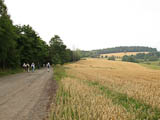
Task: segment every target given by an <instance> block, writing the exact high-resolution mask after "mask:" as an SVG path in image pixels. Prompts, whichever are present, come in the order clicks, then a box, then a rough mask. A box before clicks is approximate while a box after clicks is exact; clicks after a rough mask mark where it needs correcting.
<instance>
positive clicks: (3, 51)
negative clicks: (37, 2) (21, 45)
mask: <svg viewBox="0 0 160 120" xmlns="http://www.w3.org/2000/svg"><path fill="white" fill-rule="evenodd" d="M15 39H16V34H15V31H14V26H13V23H12V20H11V19H10V16H9V15H8V13H7V7H6V5H5V4H4V1H3V0H0V67H1V68H3V69H5V68H9V67H16V65H17V64H19V56H18V55H17V50H16V41H15Z"/></svg>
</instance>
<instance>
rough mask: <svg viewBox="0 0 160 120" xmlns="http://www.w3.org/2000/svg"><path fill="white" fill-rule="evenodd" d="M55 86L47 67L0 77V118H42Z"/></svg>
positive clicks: (15, 119) (37, 119)
mask: <svg viewBox="0 0 160 120" xmlns="http://www.w3.org/2000/svg"><path fill="white" fill-rule="evenodd" d="M56 88H57V86H56V82H55V81H54V80H53V71H52V70H51V71H50V72H47V69H41V70H37V71H35V72H34V73H32V72H30V73H20V74H15V75H10V76H6V77H2V78H0V120H43V119H44V118H46V116H47V115H48V112H47V107H48V105H49V104H50V102H51V98H52V97H53V96H54V95H55V92H56Z"/></svg>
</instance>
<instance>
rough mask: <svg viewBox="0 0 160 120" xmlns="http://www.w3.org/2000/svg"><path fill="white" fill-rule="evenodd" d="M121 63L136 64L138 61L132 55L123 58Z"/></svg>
mask: <svg viewBox="0 0 160 120" xmlns="http://www.w3.org/2000/svg"><path fill="white" fill-rule="evenodd" d="M122 61H126V62H135V63H137V62H138V60H136V58H135V57H134V56H133V55H131V56H127V55H125V56H123V58H122Z"/></svg>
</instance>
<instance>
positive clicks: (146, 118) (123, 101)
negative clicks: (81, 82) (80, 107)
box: [86, 81, 160, 120]
mask: <svg viewBox="0 0 160 120" xmlns="http://www.w3.org/2000/svg"><path fill="white" fill-rule="evenodd" d="M86 82H87V83H88V85H89V86H97V87H98V88H99V89H100V90H101V91H102V92H103V94H105V95H106V96H107V98H110V99H111V100H112V102H113V103H114V104H118V105H121V106H123V107H124V108H125V109H126V110H127V111H128V112H131V113H132V112H134V113H135V114H136V119H139V120H159V119H160V109H158V108H157V107H155V108H152V106H151V105H147V104H145V103H143V102H141V101H139V100H136V99H134V98H133V97H128V95H127V94H123V93H119V92H116V91H113V90H110V89H109V88H108V87H106V86H103V85H101V84H99V83H98V82H91V81H86Z"/></svg>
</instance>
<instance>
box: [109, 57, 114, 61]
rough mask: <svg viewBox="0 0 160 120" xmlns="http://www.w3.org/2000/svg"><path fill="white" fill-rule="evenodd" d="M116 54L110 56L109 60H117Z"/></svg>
mask: <svg viewBox="0 0 160 120" xmlns="http://www.w3.org/2000/svg"><path fill="white" fill-rule="evenodd" d="M115 59H116V58H115V56H110V57H108V60H113V61H115Z"/></svg>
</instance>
